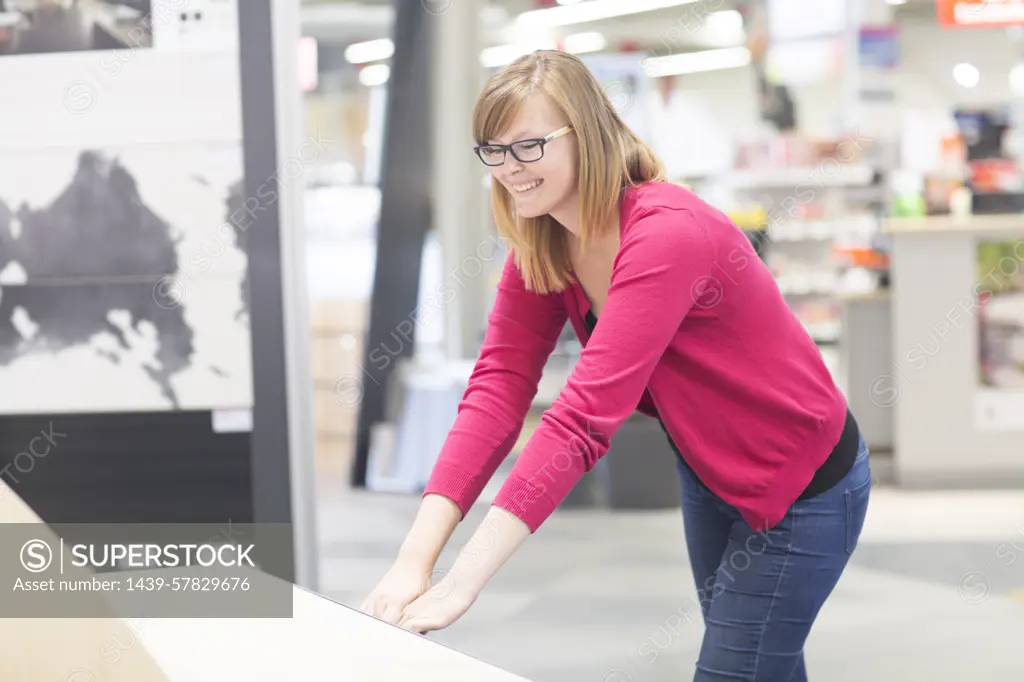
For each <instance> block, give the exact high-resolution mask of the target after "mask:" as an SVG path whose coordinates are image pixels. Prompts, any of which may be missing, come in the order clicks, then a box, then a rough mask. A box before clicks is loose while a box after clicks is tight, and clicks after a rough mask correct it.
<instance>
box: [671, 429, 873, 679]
mask: <svg viewBox="0 0 1024 682" xmlns="http://www.w3.org/2000/svg"><path fill="white" fill-rule="evenodd" d="M679 476H680V480H681V485H682V505H683V520H684V526H685V531H686V544H687V548H688V552H689V556H690V565H691V567H692V569H693V575H694V578H695V579H696V583H697V595H698V598H699V601H700V606H701V613H702V615H703V617H704V625H705V631H704V642H703V644H702V646H701V650H700V657H699V658H698V660H697V671H696V674H695V676H694V678H693V679H694V682H713V681H714V682H726V681H728V682H737V681H740V680H742V681H743V682H806V680H807V670H806V668H805V666H804V654H803V650H804V642H805V641H806V639H807V635H808V633H809V632H810V630H811V626H812V625H813V624H814V619H815V618H816V617H817V615H818V611H819V610H820V609H821V607H822V604H824V603H825V600H826V599H827V598H828V596H829V595H830V594H831V593H832V590H833V588H834V587H835V586H836V583H837V582H838V580H839V577H840V576H841V575H842V573H843V570H844V569H845V568H846V564H847V562H848V561H849V559H850V555H851V554H852V553H853V550H854V548H855V547H856V546H857V540H858V538H859V537H860V532H861V529H862V528H863V526H864V517H865V514H866V512H867V507H868V498H869V497H870V494H871V466H870V464H869V459H868V448H867V445H866V444H865V443H864V440H863V439H861V442H860V448H859V452H858V454H857V461H856V464H855V465H854V466H853V469H851V470H850V472H849V473H848V474H847V475H846V477H845V478H843V479H842V481H840V482H839V483H838V484H836V485H835V486H833V487H832V488H831V489H830V490H827V491H826V492H824V493H821V494H820V495H817V496H815V497H812V498H810V499H806V500H798V501H797V502H795V503H794V504H793V505H792V506H791V507H790V509H789V511H788V512H787V513H786V516H785V517H784V518H783V520H782V521H781V522H780V523H779V524H778V525H777V526H775V527H774V528H771V529H769V530H767V531H763V532H760V533H755V532H754V531H753V530H752V529H751V527H750V526H749V525H747V523H746V522H745V521H743V519H742V518H740V515H739V512H737V510H736V509H735V508H734V507H732V506H730V505H728V504H726V503H725V502H724V501H722V499H721V498H719V497H718V496H716V495H715V494H714V493H712V492H711V491H710V490H709V489H708V488H707V487H705V486H704V484H703V483H701V482H700V481H699V480H698V479H697V478H696V477H695V476H694V475H693V473H692V472H691V471H689V470H688V469H687V468H685V467H683V466H681V465H680V466H679Z"/></svg>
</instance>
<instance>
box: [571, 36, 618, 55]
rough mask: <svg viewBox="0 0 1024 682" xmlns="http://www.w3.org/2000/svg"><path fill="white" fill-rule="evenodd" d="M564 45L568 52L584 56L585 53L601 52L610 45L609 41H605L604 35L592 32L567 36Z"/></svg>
mask: <svg viewBox="0 0 1024 682" xmlns="http://www.w3.org/2000/svg"><path fill="white" fill-rule="evenodd" d="M562 44H563V45H564V46H565V51H566V52H571V53H572V54H582V53H584V52H599V51H601V50H603V49H604V48H605V46H607V45H608V41H607V40H605V38H604V35H602V34H600V33H598V32H597V31H590V32H587V33H573V34H572V35H567V36H566V37H565V38H564V39H563V41H562Z"/></svg>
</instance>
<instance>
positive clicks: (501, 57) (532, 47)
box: [480, 41, 558, 69]
mask: <svg viewBox="0 0 1024 682" xmlns="http://www.w3.org/2000/svg"><path fill="white" fill-rule="evenodd" d="M557 47H558V46H557V45H555V44H554V43H553V42H547V41H542V42H537V43H519V44H516V45H496V46H494V47H488V48H485V49H484V50H482V51H481V52H480V65H481V66H483V67H484V68H485V69H493V68H496V67H499V66H505V65H506V64H511V63H512V62H514V61H515V60H517V59H519V58H520V57H522V56H523V55H526V54H530V53H531V52H534V51H536V50H554V49H557Z"/></svg>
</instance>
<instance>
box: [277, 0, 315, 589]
mask: <svg viewBox="0 0 1024 682" xmlns="http://www.w3.org/2000/svg"><path fill="white" fill-rule="evenodd" d="M270 7H271V28H272V39H273V41H274V44H273V53H274V73H273V74H272V77H273V83H274V99H275V102H274V104H275V111H274V119H275V124H276V125H275V131H276V135H277V158H278V160H279V164H280V163H283V160H284V159H288V158H294V156H295V153H296V152H295V150H296V149H299V148H300V147H301V146H302V144H303V140H305V139H306V130H305V120H306V119H305V114H304V111H305V109H304V107H303V102H302V92H301V90H300V88H299V82H298V43H299V36H300V34H301V33H300V24H301V21H300V15H299V3H298V0H283V1H279V0H274V1H273V2H272V3H271V6H270ZM279 175H280V177H279V181H280V183H281V186H280V188H279V191H280V198H279V199H278V202H277V204H278V209H279V211H280V218H279V219H280V226H281V227H280V232H281V278H282V283H281V291H282V297H283V308H284V331H285V355H286V357H285V366H286V373H287V380H288V385H287V386H284V387H282V390H285V391H286V392H287V395H288V438H289V457H290V469H291V498H292V532H293V534H294V538H295V540H294V545H295V584H296V585H299V586H301V587H305V588H306V589H309V590H313V591H316V590H318V589H319V581H320V574H319V570H318V566H319V558H320V555H319V545H318V542H317V531H316V471H315V463H314V461H313V450H314V443H313V431H314V428H313V407H312V400H313V396H312V386H311V383H310V377H311V376H312V373H311V370H310V364H311V361H310V357H309V354H310V345H311V341H310V331H309V330H310V323H309V294H308V291H307V287H306V279H305V275H306V272H307V268H306V262H305V245H306V237H305V231H304V220H303V215H304V214H303V210H302V197H303V188H304V184H303V179H302V174H299V177H297V178H294V179H289V178H288V174H287V173H282V174H279Z"/></svg>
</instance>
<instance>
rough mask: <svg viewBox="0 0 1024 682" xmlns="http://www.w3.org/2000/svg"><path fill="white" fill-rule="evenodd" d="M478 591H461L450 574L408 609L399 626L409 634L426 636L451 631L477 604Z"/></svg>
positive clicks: (465, 588)
mask: <svg viewBox="0 0 1024 682" xmlns="http://www.w3.org/2000/svg"><path fill="white" fill-rule="evenodd" d="M476 598H477V592H476V590H472V589H468V588H467V587H466V586H465V585H463V586H462V587H461V588H460V586H459V581H458V580H457V579H455V578H453V576H452V574H451V573H449V574H448V575H446V576H445V577H444V578H442V579H441V581H440V582H438V583H437V584H436V585H434V586H433V587H431V588H430V589H429V590H427V591H426V592H424V593H423V594H422V595H420V597H419V598H417V599H416V600H415V601H414V602H412V603H411V604H409V605H408V606H406V607H405V611H404V612H403V613H402V618H401V620H399V622H398V624H399V625H400V626H401V627H403V628H405V629H406V630H411V631H412V632H417V633H419V634H425V633H427V632H430V631H432V630H441V629H443V628H446V627H448V626H449V625H451V624H452V623H454V622H455V621H457V620H458V619H459V618H461V617H462V616H463V614H465V613H466V611H468V610H469V607H470V606H472V605H473V603H474V602H475V601H476Z"/></svg>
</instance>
